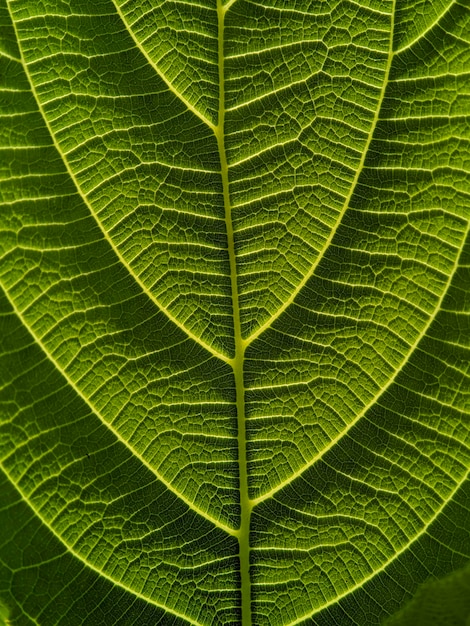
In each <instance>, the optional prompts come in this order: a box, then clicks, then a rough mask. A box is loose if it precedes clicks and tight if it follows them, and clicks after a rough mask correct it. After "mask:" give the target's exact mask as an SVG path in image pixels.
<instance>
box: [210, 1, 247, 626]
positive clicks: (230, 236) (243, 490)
mask: <svg viewBox="0 0 470 626" xmlns="http://www.w3.org/2000/svg"><path fill="white" fill-rule="evenodd" d="M226 13H227V7H224V6H223V4H222V0H217V18H218V62H219V112H218V120H217V126H216V127H215V129H214V132H215V135H216V137H217V146H218V150H219V155H220V170H221V177H222V188H223V196H224V210H225V223H226V228H227V247H228V256H229V262H230V282H231V292H232V310H233V327H234V342H235V355H234V357H233V359H231V360H230V364H231V366H232V368H233V373H234V378H235V388H236V407H237V428H238V464H239V479H240V507H241V516H240V528H239V530H238V532H237V536H238V541H239V547H240V552H239V554H240V578H241V602H242V606H241V609H242V619H241V623H242V625H243V626H251V583H250V547H249V540H250V518H251V509H252V503H251V501H250V499H249V497H248V472H247V456H246V434H245V388H244V377H243V364H244V358H245V349H246V343H245V342H244V341H243V338H242V332H241V323H240V305H239V299H238V283H237V266H236V258H235V240H234V232H233V222H232V207H231V204H230V193H229V179H228V165H227V156H226V153H225V133H224V127H225V85H224V81H225V73H224V20H225V14H226Z"/></svg>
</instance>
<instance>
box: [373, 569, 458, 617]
mask: <svg viewBox="0 0 470 626" xmlns="http://www.w3.org/2000/svg"><path fill="white" fill-rule="evenodd" d="M468 624H470V567H469V566H468V565H467V566H466V567H463V568H462V569H460V570H457V571H455V572H452V574H449V575H448V576H445V577H444V578H442V579H440V580H429V581H428V582H426V583H425V584H424V585H422V586H421V587H420V588H419V589H418V591H417V592H416V595H415V596H414V598H413V599H412V600H411V601H410V602H408V603H407V604H406V605H405V606H404V607H403V609H401V610H400V611H399V612H398V613H396V614H395V615H394V616H393V617H391V618H390V619H388V620H387V621H386V622H385V625H384V626H467V625H468Z"/></svg>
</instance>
